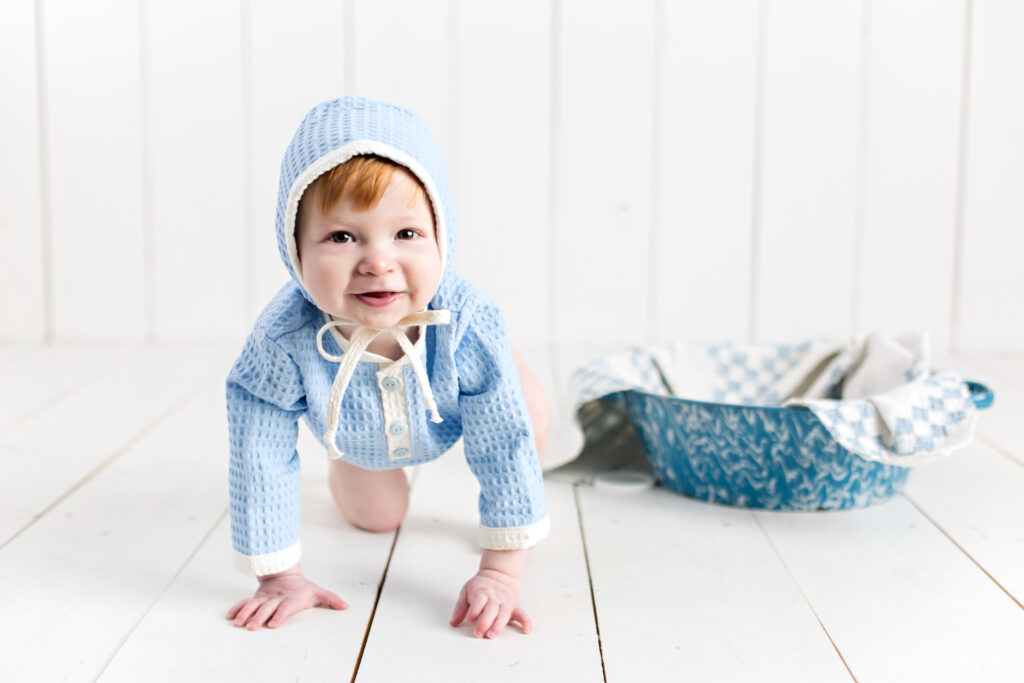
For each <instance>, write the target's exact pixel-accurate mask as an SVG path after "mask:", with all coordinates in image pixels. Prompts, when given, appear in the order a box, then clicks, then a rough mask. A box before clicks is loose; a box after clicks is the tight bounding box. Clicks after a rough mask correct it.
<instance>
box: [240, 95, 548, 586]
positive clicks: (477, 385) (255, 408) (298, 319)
mask: <svg viewBox="0 0 1024 683" xmlns="http://www.w3.org/2000/svg"><path fill="white" fill-rule="evenodd" d="M367 153H373V154H377V155H380V156H385V157H387V158H390V159H392V160H394V161H396V162H398V163H401V164H402V165H404V166H406V167H407V168H409V169H410V171H412V172H413V173H414V174H415V175H416V176H417V177H418V178H419V180H420V181H421V182H423V184H424V186H425V187H426V189H427V194H428V197H429V198H430V200H431V203H432V205H433V208H434V214H435V223H436V227H437V234H438V241H439V244H440V246H441V254H442V263H443V264H444V270H443V274H442V277H441V282H440V284H439V286H438V289H437V292H436V293H435V295H434V297H433V299H432V300H431V302H430V304H429V306H428V308H429V309H433V310H449V311H451V321H450V323H449V324H447V325H430V326H427V327H425V328H421V329H422V330H423V332H422V333H421V336H420V341H418V342H417V344H416V352H417V354H419V358H420V360H421V361H422V362H423V364H424V366H425V368H426V370H427V376H428V379H429V384H430V387H431V389H432V390H433V393H434V399H435V401H436V402H437V406H438V410H439V413H440V415H441V417H442V418H443V421H442V422H440V423H433V422H430V421H429V419H428V418H429V415H428V413H427V411H426V409H425V408H424V397H423V392H422V389H421V387H420V384H419V382H418V380H417V378H416V377H415V373H414V371H413V368H412V367H411V365H410V364H409V362H408V359H407V358H404V357H403V358H401V359H399V360H396V361H388V360H385V359H381V358H379V357H373V356H371V355H370V354H366V355H365V356H364V357H362V358H361V359H360V362H359V363H358V365H357V366H356V369H355V371H354V373H353V376H352V379H351V382H350V383H349V385H348V388H347V390H346V392H345V394H344V397H343V399H342V402H341V409H340V420H339V428H338V433H337V439H336V441H335V446H336V447H337V449H338V450H339V451H340V452H341V453H342V454H343V458H344V460H345V461H346V462H349V463H351V464H353V465H357V466H359V467H363V468H365V469H370V470H384V469H391V468H395V467H404V466H410V465H417V464H420V463H425V462H429V461H431V460H434V459H435V458H437V457H439V456H440V455H442V454H443V453H444V452H446V451H447V450H448V449H449V448H451V447H452V445H453V444H454V443H455V442H456V441H457V440H458V439H459V438H460V437H462V438H463V440H464V447H465V453H466V460H467V462H468V464H469V467H470V469H471V470H472V471H473V473H474V474H475V475H476V478H477V480H478V481H479V483H480V499H479V511H480V542H481V545H482V546H483V547H485V548H493V549H516V548H527V547H529V546H531V545H533V544H535V543H536V542H537V541H539V540H541V539H542V538H543V537H544V536H546V535H547V532H548V519H547V509H546V506H545V502H544V490H543V483H542V479H541V473H540V467H539V465H538V462H537V452H536V447H535V444H534V437H533V428H532V423H531V422H530V417H529V413H528V412H527V409H526V403H525V400H524V399H523V395H522V391H521V389H520V384H519V375H518V372H517V369H516V366H515V363H514V360H513V357H512V353H511V348H510V346H509V341H508V333H507V330H506V328H505V322H504V319H503V317H502V315H501V312H500V310H499V309H498V307H497V306H496V305H495V303H494V301H493V300H492V299H491V298H490V297H489V296H488V295H487V294H485V293H484V292H483V291H482V290H480V289H479V288H477V287H476V286H475V285H473V284H472V283H470V282H469V281H468V280H466V279H465V278H464V277H462V276H461V275H458V274H457V273H455V272H453V271H452V270H451V269H450V268H448V263H449V258H450V256H449V255H450V254H451V253H452V248H453V247H454V241H455V213H454V210H453V207H452V201H451V193H450V190H449V187H448V179H447V172H446V171H445V168H444V162H443V160H442V158H441V154H440V152H439V150H438V149H437V146H436V144H435V143H434V141H433V139H432V138H431V136H430V134H429V132H428V131H427V129H426V127H425V126H424V125H423V123H422V122H421V121H420V120H419V119H418V117H416V115H415V114H413V113H412V112H410V111H408V110H406V109H402V108H400V107H395V106H393V105H389V104H385V103H381V102H374V101H372V100H365V99H362V98H353V97H346V98H342V99H338V100H330V101H328V102H324V103H321V104H320V105H317V106H316V107H314V108H313V109H312V110H311V111H310V112H309V114H307V115H306V118H305V119H304V120H303V122H302V124H301V125H300V127H299V130H298V131H297V132H296V134H295V137H294V138H293V139H292V142H291V144H290V146H289V147H288V150H287V152H286V153H285V158H284V161H283V162H282V166H281V182H280V192H279V197H278V209H277V220H276V227H277V237H278V247H279V250H280V252H281V256H282V259H283V260H284V262H285V265H286V267H287V268H288V271H289V273H290V274H291V276H292V280H293V281H292V282H289V283H288V284H286V285H285V286H284V287H283V288H282V289H281V290H280V291H279V292H278V293H277V295H276V296H275V297H274V299H273V300H272V301H271V302H270V304H269V305H268V306H267V307H266V308H265V309H264V310H263V312H262V313H261V314H260V316H259V318H258V320H257V321H256V324H255V326H254V328H253V330H252V332H251V334H250V335H249V337H248V339H247V340H246V342H245V345H244V347H243V349H242V353H241V355H240V356H239V357H238V360H237V361H236V362H235V365H234V367H233V368H232V369H231V372H230V374H229V376H228V379H227V408H228V422H229V433H230V450H231V458H230V510H231V535H232V544H233V547H234V550H235V553H234V557H235V566H236V567H237V568H238V569H240V570H242V571H244V572H246V573H249V574H253V575H257V576H258V575H263V574H270V573H275V572H279V571H282V570H284V569H287V568H289V567H291V566H293V565H295V564H296V563H297V562H298V561H299V559H300V557H301V546H300V543H299V458H298V453H297V452H296V449H295V444H296V439H297V435H298V420H299V419H304V420H306V422H307V424H308V426H309V427H310V429H311V431H312V433H313V434H315V435H318V438H320V439H321V441H322V440H323V437H322V436H320V435H323V434H325V432H326V431H327V401H328V395H329V393H330V390H331V384H332V381H333V379H334V377H335V374H336V372H337V370H338V367H339V364H338V363H337V362H331V361H329V360H326V359H325V358H324V357H322V356H321V354H320V353H319V352H318V350H317V344H316V335H317V331H318V330H319V328H320V327H321V326H323V324H324V322H325V320H326V318H325V314H324V313H323V312H322V311H320V310H319V309H318V308H317V306H316V305H315V304H314V303H313V301H312V299H311V298H310V297H309V294H308V293H307V292H306V290H305V288H304V287H303V284H302V281H301V277H300V276H299V269H298V261H297V258H296V252H295V244H294V227H295V215H296V211H297V207H298V201H299V199H300V198H301V195H302V192H303V191H304V190H305V189H306V187H308V185H309V183H310V182H312V181H313V180H315V179H316V177H317V176H319V175H320V174H322V173H324V172H326V171H328V170H330V169H331V168H333V167H334V166H336V165H338V164H340V163H343V162H344V161H346V160H347V159H349V158H351V157H352V156H356V155H358V154H367ZM323 343H324V347H325V350H327V351H328V352H329V353H330V354H333V355H336V356H337V355H341V354H343V353H344V351H345V348H343V347H346V346H347V345H346V344H345V342H344V340H343V339H342V338H341V337H340V336H339V335H326V336H325V337H324V339H323ZM396 415H398V416H399V418H400V419H396V418H395V416H396ZM396 423H397V424H396ZM396 444H398V445H400V446H401V447H400V448H396V447H395V445H396ZM325 446H326V444H325ZM406 446H408V447H406Z"/></svg>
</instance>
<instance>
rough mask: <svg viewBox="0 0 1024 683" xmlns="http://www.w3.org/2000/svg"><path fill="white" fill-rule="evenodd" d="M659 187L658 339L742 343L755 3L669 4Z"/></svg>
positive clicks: (654, 255)
mask: <svg viewBox="0 0 1024 683" xmlns="http://www.w3.org/2000/svg"><path fill="white" fill-rule="evenodd" d="M664 7H665V16H664V23H663V24H662V26H663V28H662V35H663V36H664V49H663V54H664V62H663V64H662V66H661V80H660V87H661V101H662V110H661V112H660V123H659V130H660V145H659V146H658V148H657V155H658V159H659V163H658V165H657V168H658V171H659V173H658V176H657V177H656V178H655V179H654V181H655V182H656V183H657V188H658V191H657V197H658V205H657V209H658V210H657V223H658V234H657V248H656V249H654V250H652V265H653V266H654V267H655V268H656V272H657V281H656V284H657V287H656V291H655V292H654V294H653V295H654V296H655V298H656V301H657V304H658V310H657V316H656V321H655V323H656V324H655V337H656V339H658V340H659V341H662V342H670V341H689V342H714V341H723V340H726V339H744V338H746V337H747V336H748V333H749V331H748V326H749V318H750V311H749V307H750V230H751V200H752V191H753V174H754V168H753V166H754V125H755V114H756V113H755V106H756V102H755V95H756V87H757V84H756V82H755V78H756V74H757V40H758V35H757V30H758V3H757V2H756V0H748V1H746V2H741V3H707V2H666V3H665V5H664Z"/></svg>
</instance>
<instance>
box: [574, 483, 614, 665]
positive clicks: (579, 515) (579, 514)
mask: <svg viewBox="0 0 1024 683" xmlns="http://www.w3.org/2000/svg"><path fill="white" fill-rule="evenodd" d="M572 499H573V502H574V503H575V504H576V519H577V521H578V522H579V525H580V543H581V544H582V545H583V562H584V563H585V564H586V566H587V585H588V586H589V587H590V606H591V608H593V610H594V631H595V632H596V633H597V654H598V655H599V656H600V657H601V678H602V679H604V683H608V671H607V670H606V669H605V666H604V647H603V646H602V644H601V622H600V620H598V618H597V598H596V597H595V595H594V576H593V574H592V573H591V571H590V553H588V552H587V534H586V531H584V529H583V506H581V505H580V487H579V484H573V485H572Z"/></svg>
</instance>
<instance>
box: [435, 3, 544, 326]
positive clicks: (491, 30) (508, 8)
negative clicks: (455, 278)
mask: <svg viewBox="0 0 1024 683" xmlns="http://www.w3.org/2000/svg"><path fill="white" fill-rule="evenodd" d="M456 7H457V24H456V36H457V48H456V52H457V54H458V61H457V64H456V70H455V72H454V73H455V76H456V79H457V82H458V89H457V93H456V95H457V96H456V99H455V107H454V110H453V111H452V116H453V120H454V123H455V130H456V131H457V137H454V138H453V139H452V140H451V145H450V146H451V147H452V149H453V150H454V155H453V157H452V158H451V159H450V161H449V166H450V167H451V168H452V171H453V173H454V174H455V175H456V177H457V178H458V182H459V194H458V198H457V202H456V207H455V209H456V213H457V215H458V217H459V232H458V244H457V247H456V252H455V258H454V264H455V267H456V268H457V269H458V271H459V272H460V273H463V274H464V275H466V276H467V277H468V278H469V279H470V280H472V281H473V282H475V283H476V284H477V285H479V286H480V287H482V288H483V289H484V290H485V291H487V292H488V293H489V294H490V295H491V296H493V297H494V298H495V300H496V301H497V302H498V304H499V305H500V306H501V307H502V311H503V312H504V314H505V318H506V321H507V322H508V325H509V332H510V335H511V337H512V341H513V343H516V344H532V345H537V344H543V343H546V342H547V341H548V316H547V301H548V298H549V297H550V294H551V287H550V281H549V278H548V266H549V259H550V258H551V254H550V250H549V246H550V187H551V171H550V163H549V162H550V153H549V149H550V145H551V113H550V112H551V80H550V73H551V72H550V69H551V61H550V60H551V51H550V45H551V10H550V4H549V3H548V2H545V1H544V0H531V1H530V2H519V3H516V4H514V5H501V6H490V5H484V4H481V3H474V2H464V3H459V4H458V5H457V6H456Z"/></svg>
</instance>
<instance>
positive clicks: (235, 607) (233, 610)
mask: <svg viewBox="0 0 1024 683" xmlns="http://www.w3.org/2000/svg"><path fill="white" fill-rule="evenodd" d="M250 600H252V598H242V599H241V600H239V601H238V602H236V603H235V604H234V605H233V606H232V607H231V609H229V610H228V613H227V616H226V618H227V619H234V618H235V615H236V614H238V611H239V610H240V609H242V606H243V605H244V604H245V603H247V602H249V601H250Z"/></svg>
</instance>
